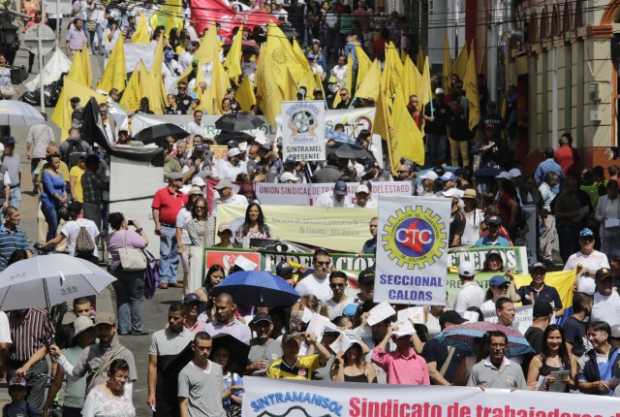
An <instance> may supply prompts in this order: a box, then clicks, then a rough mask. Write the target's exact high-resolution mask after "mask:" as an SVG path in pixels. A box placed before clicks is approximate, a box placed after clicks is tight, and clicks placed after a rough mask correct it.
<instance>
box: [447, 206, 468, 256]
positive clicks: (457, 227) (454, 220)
mask: <svg viewBox="0 0 620 417" xmlns="http://www.w3.org/2000/svg"><path fill="white" fill-rule="evenodd" d="M465 223H466V220H465V214H463V210H462V209H461V206H460V200H459V199H458V198H456V197H453V198H452V208H451V219H450V231H449V236H450V245H449V246H450V247H451V248H453V247H458V246H461V241H462V237H463V233H464V232H465Z"/></svg>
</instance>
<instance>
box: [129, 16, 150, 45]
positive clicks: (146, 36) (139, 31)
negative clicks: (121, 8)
mask: <svg viewBox="0 0 620 417" xmlns="http://www.w3.org/2000/svg"><path fill="white" fill-rule="evenodd" d="M131 41H132V42H133V43H143V44H144V43H149V42H150V41H151V32H150V31H149V24H148V23H147V22H146V17H144V15H143V14H142V13H140V16H138V22H137V23H136V31H135V32H134V33H133V35H131Z"/></svg>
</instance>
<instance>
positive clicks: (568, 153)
mask: <svg viewBox="0 0 620 417" xmlns="http://www.w3.org/2000/svg"><path fill="white" fill-rule="evenodd" d="M553 156H554V158H555V162H557V163H558V164H559V165H560V166H561V167H562V172H563V173H564V174H565V175H566V173H567V172H568V170H569V169H571V167H572V166H573V164H574V163H575V155H574V154H573V150H572V149H571V147H570V146H569V145H562V146H560V147H559V148H558V149H556V150H555V154H554V155H553Z"/></svg>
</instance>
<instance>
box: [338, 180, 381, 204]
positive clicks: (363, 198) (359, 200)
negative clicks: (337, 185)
mask: <svg viewBox="0 0 620 417" xmlns="http://www.w3.org/2000/svg"><path fill="white" fill-rule="evenodd" d="M345 207H349V208H377V200H375V199H373V198H372V196H371V195H370V188H369V187H368V185H366V184H360V185H358V186H357V188H356V189H355V203H354V202H353V201H348V202H346V203H345Z"/></svg>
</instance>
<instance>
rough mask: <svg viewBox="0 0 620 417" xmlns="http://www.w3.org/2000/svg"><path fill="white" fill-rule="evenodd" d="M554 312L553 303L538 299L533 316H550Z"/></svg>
mask: <svg viewBox="0 0 620 417" xmlns="http://www.w3.org/2000/svg"><path fill="white" fill-rule="evenodd" d="M552 314H553V308H551V304H549V303H546V302H544V301H536V302H535V303H534V310H533V313H532V316H533V317H534V318H538V317H549V316H550V315H552Z"/></svg>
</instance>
